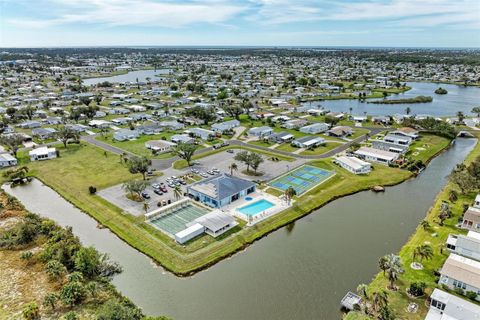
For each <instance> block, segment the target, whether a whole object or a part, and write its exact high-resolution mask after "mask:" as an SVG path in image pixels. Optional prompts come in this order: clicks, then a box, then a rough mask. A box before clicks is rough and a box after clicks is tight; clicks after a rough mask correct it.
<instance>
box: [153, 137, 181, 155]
mask: <svg viewBox="0 0 480 320" xmlns="http://www.w3.org/2000/svg"><path fill="white" fill-rule="evenodd" d="M176 145H177V144H176V143H175V142H170V141H166V140H150V141H147V142H145V147H146V148H147V149H150V150H152V151H154V152H155V153H165V152H169V151H171V150H172V148H173V147H175V146H176Z"/></svg>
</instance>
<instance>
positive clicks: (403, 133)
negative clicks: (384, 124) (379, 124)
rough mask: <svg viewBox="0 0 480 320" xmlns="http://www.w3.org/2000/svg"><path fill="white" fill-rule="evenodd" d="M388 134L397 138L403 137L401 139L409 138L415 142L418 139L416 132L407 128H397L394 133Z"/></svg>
mask: <svg viewBox="0 0 480 320" xmlns="http://www.w3.org/2000/svg"><path fill="white" fill-rule="evenodd" d="M390 134H392V135H397V136H403V137H409V138H411V139H413V140H416V139H417V138H418V137H419V133H418V130H415V129H413V128H409V127H403V128H399V129H397V130H395V131H392V132H390Z"/></svg>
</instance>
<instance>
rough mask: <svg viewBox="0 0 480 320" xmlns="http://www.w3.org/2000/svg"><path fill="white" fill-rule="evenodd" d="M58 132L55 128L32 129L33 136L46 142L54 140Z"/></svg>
mask: <svg viewBox="0 0 480 320" xmlns="http://www.w3.org/2000/svg"><path fill="white" fill-rule="evenodd" d="M56 133H57V130H55V129H54V128H34V129H32V136H34V137H37V138H39V139H41V140H46V139H50V138H53V137H54V136H55V134H56Z"/></svg>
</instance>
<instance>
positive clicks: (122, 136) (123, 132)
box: [113, 129, 140, 141]
mask: <svg viewBox="0 0 480 320" xmlns="http://www.w3.org/2000/svg"><path fill="white" fill-rule="evenodd" d="M139 136H140V132H138V130H130V129H120V130H117V131H115V132H114V133H113V139H114V140H117V141H126V140H133V139H137V138H138V137H139Z"/></svg>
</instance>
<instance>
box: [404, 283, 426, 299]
mask: <svg viewBox="0 0 480 320" xmlns="http://www.w3.org/2000/svg"><path fill="white" fill-rule="evenodd" d="M426 287H427V285H426V284H425V282H412V283H411V284H410V287H409V288H408V293H410V294H411V295H412V296H414V297H421V296H423V295H424V294H425V288H426Z"/></svg>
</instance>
